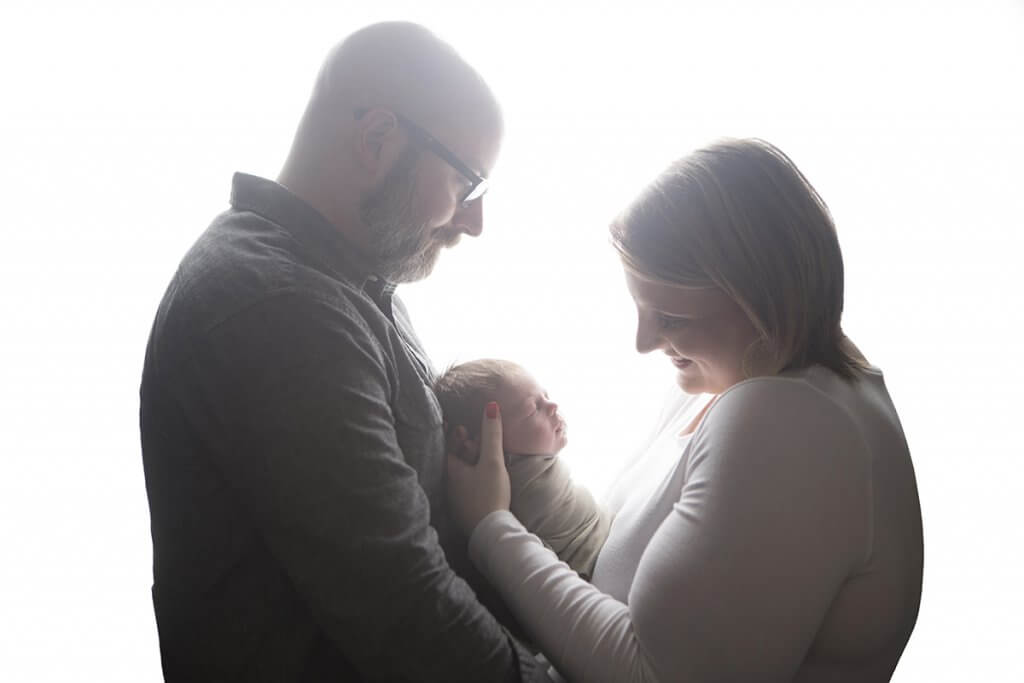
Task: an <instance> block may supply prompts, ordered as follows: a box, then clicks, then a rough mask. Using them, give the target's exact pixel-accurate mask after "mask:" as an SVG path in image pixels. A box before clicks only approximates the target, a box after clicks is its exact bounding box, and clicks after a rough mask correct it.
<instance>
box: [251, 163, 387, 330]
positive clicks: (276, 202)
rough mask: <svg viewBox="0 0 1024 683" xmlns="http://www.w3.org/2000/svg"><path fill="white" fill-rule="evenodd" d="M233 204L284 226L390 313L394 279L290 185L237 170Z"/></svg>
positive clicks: (312, 254)
mask: <svg viewBox="0 0 1024 683" xmlns="http://www.w3.org/2000/svg"><path fill="white" fill-rule="evenodd" d="M231 205H232V206H233V207H235V208H236V209H239V210H242V211H252V212H253V213H256V214H259V215H260V216H263V217H264V218H266V219H267V220H269V221H271V222H273V223H275V224H277V225H279V226H281V227H282V228H284V229H285V230H286V231H287V232H288V233H289V234H290V235H291V236H292V237H294V238H295V239H296V240H297V241H298V242H299V243H300V244H302V245H303V246H305V247H306V249H307V251H308V252H309V256H310V258H312V259H314V260H316V261H317V262H318V263H319V264H321V265H322V266H324V267H326V268H327V269H329V270H330V271H332V272H333V273H334V274H336V275H337V276H339V277H341V278H342V279H344V280H346V281H348V282H351V283H352V284H354V285H356V286H357V287H359V288H360V289H361V290H363V291H364V292H366V293H367V294H368V295H369V296H370V298H372V299H373V300H374V301H375V302H376V303H377V304H378V305H379V306H380V307H381V308H382V309H383V310H384V312H385V313H387V314H388V316H389V317H390V312H391V297H392V295H393V294H394V292H395V285H394V283H392V282H389V281H387V280H386V279H384V278H383V277H381V276H380V275H377V274H376V273H374V272H372V271H371V270H370V269H368V268H367V267H366V265H365V263H363V262H362V258H361V254H360V253H359V250H358V249H356V248H355V247H354V246H353V245H352V244H351V243H350V242H348V241H347V240H346V239H345V237H344V235H342V234H341V231H340V230H338V229H337V228H336V227H335V226H334V225H332V224H331V222H330V221H328V220H327V219H326V218H325V217H324V215H323V214H322V213H320V212H319V211H317V210H316V209H314V208H313V207H312V206H310V205H309V204H308V203H306V202H305V201H304V200H302V199H300V198H299V197H297V196H296V195H294V194H292V192H291V191H290V190H289V189H288V188H286V187H285V186H283V185H281V184H279V183H276V182H274V181H272V180H267V179H266V178H260V177H259V176H254V175H249V174H247V173H235V175H234V177H233V178H232V181H231Z"/></svg>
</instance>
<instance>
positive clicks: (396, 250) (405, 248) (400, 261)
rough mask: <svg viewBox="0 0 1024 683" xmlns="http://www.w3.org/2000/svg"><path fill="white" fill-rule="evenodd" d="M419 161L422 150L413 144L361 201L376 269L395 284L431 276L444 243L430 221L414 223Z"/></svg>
mask: <svg viewBox="0 0 1024 683" xmlns="http://www.w3.org/2000/svg"><path fill="white" fill-rule="evenodd" d="M418 160H419V149H417V148H416V147H414V146H412V145H410V146H409V147H407V148H406V149H405V151H403V152H402V155H401V156H400V157H399V158H398V160H397V161H396V162H395V165H394V166H393V167H392V169H391V170H390V171H389V172H388V175H387V177H385V178H384V180H383V181H382V182H381V184H380V185H379V186H378V187H376V188H374V189H373V190H371V191H370V192H368V193H367V194H366V195H364V196H363V198H362V200H361V201H360V203H359V216H360V218H361V219H362V221H363V224H364V225H365V226H366V227H367V228H368V229H369V231H370V245H369V248H370V253H371V254H372V255H373V258H374V259H375V263H374V264H373V265H374V269H375V270H376V272H377V274H378V275H380V276H382V277H384V278H386V279H387V280H389V281H390V282H394V283H400V282H415V281H416V280H422V279H423V278H425V277H427V276H428V275H430V272H431V271H432V270H433V269H434V264H436V263H437V258H438V256H439V255H440V253H441V247H442V244H441V243H440V242H438V241H433V240H431V239H430V237H429V236H428V235H427V228H426V224H423V223H420V224H416V223H413V222H412V221H411V219H410V217H409V214H410V206H409V205H410V203H411V201H412V196H413V190H414V188H415V184H416V178H415V170H416V163H417V161H418Z"/></svg>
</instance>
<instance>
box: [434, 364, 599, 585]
mask: <svg viewBox="0 0 1024 683" xmlns="http://www.w3.org/2000/svg"><path fill="white" fill-rule="evenodd" d="M434 392H435V393H436V394H437V398H438V400H439V401H440V403H441V408H442V410H443V411H444V420H445V430H446V436H450V434H451V430H453V429H454V428H455V427H456V426H457V425H462V426H463V427H465V428H466V430H467V431H468V432H469V437H470V438H471V439H476V438H477V436H478V435H479V431H480V416H481V414H482V413H483V408H484V406H485V405H486V404H487V403H488V402H489V401H497V402H498V405H499V406H500V407H501V427H502V440H503V446H504V449H505V462H506V465H507V466H508V476H509V480H510V481H511V486H512V503H511V510H512V513H513V514H514V515H515V516H516V517H517V518H518V519H519V521H520V522H522V523H523V526H525V527H526V528H527V529H529V530H530V531H532V532H533V533H534V534H536V535H537V536H538V537H539V538H540V539H541V540H542V541H544V543H545V544H546V545H547V546H548V547H549V548H551V549H552V550H553V551H555V553H556V554H557V555H558V557H559V559H561V560H562V561H563V562H565V563H566V564H568V565H569V566H570V567H572V568H573V569H574V570H576V571H577V572H578V573H579V574H580V575H581V576H583V577H584V578H586V579H589V578H590V575H591V573H592V572H593V570H594V562H595V560H596V559H597V554H598V553H599V552H600V550H601V546H602V545H603V544H604V541H605V538H607V536H608V527H609V524H610V519H609V517H608V515H607V514H606V513H605V512H604V510H602V509H601V508H600V507H599V506H598V505H597V503H596V502H595V501H594V498H593V496H591V495H590V492H588V491H587V490H586V489H585V488H583V487H581V486H577V485H575V484H573V482H572V480H571V479H570V477H569V470H568V468H567V467H566V466H565V464H564V463H562V462H561V461H560V460H559V459H558V457H557V456H558V452H559V451H561V450H562V448H564V447H565V444H566V443H568V436H567V435H566V425H565V420H563V419H562V417H561V415H559V414H558V406H557V404H555V403H554V402H553V401H552V400H551V399H550V398H548V394H547V392H546V391H544V390H543V389H541V388H540V386H539V385H538V384H537V381H536V380H534V379H533V377H531V376H530V374H529V373H528V372H526V370H524V369H523V368H521V367H520V366H518V365H516V364H515V363H512V362H509V361H505V360H495V359H481V360H474V361H470V362H468V363H462V364H460V365H454V366H452V367H450V368H449V369H448V370H447V371H446V372H445V373H444V374H443V375H442V376H441V377H440V378H439V379H438V380H437V382H435V384H434Z"/></svg>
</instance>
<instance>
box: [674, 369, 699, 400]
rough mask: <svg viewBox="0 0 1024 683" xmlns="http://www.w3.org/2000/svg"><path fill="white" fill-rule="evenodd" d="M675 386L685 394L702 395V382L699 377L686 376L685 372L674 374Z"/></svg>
mask: <svg viewBox="0 0 1024 683" xmlns="http://www.w3.org/2000/svg"><path fill="white" fill-rule="evenodd" d="M676 384H678V385H679V388H680V389H682V390H683V392H684V393H687V394H702V393H704V382H702V381H701V379H700V378H699V377H693V376H691V375H689V374H687V372H686V370H680V371H679V372H677V373H676Z"/></svg>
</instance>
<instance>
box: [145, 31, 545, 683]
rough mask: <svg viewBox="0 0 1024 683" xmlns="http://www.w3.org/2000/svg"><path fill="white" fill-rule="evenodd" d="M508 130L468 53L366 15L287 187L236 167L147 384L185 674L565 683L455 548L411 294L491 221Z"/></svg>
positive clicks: (158, 540) (316, 102) (173, 656)
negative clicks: (482, 591) (489, 601)
mask: <svg viewBox="0 0 1024 683" xmlns="http://www.w3.org/2000/svg"><path fill="white" fill-rule="evenodd" d="M501 134H502V119H501V114H500V111H499V109H498V105H497V103H496V101H495V99H494V97H493V95H492V94H491V92H490V90H489V89H488V88H487V86H486V85H485V84H484V82H483V81H482V80H481V79H480V77H479V76H478V75H477V74H476V73H475V72H474V71H473V69H472V68H471V67H470V66H469V65H468V64H466V63H465V62H464V61H463V60H462V59H461V58H460V57H459V56H458V55H457V54H456V53H455V52H454V51H453V50H452V49H451V48H450V47H449V46H447V45H446V44H444V43H442V42H441V41H439V40H438V39H437V38H436V37H435V36H433V35H432V34H430V33H429V32H428V31H426V30H425V29H423V28H421V27H419V26H416V25H412V24H405V23H385V24H377V25H373V26H370V27H367V28H365V29H363V30H361V31H359V32H357V33H355V34H353V35H352V36H350V37H349V38H347V39H346V40H345V41H343V42H342V43H341V44H340V45H339V46H338V47H337V48H335V50H334V51H333V52H332V53H331V54H330V56H329V57H328V59H327V61H326V63H325V65H324V67H323V69H322V71H321V73H320V75H319V77H318V79H317V82H316V85H315V87H314V91H313V94H312V97H311V100H310V103H309V106H308V108H307V110H306V113H305V115H304V116H303V119H302V121H301V124H300V126H299V129H298V132H297V134H296V137H295V142H294V144H293V147H292V150H291V152H290V154H289V156H288V159H287V161H286V163H285V166H284V169H283V171H282V172H281V174H280V176H279V178H278V181H277V182H276V183H275V182H272V181H269V180H264V179H261V178H256V177H253V176H246V175H242V174H237V175H236V176H235V179H234V185H233V189H232V197H231V204H232V208H231V209H229V210H228V211H227V212H225V213H224V214H222V215H221V216H219V217H218V218H217V219H216V220H215V221H214V222H213V224H212V225H211V226H210V227H209V228H208V229H207V231H206V232H205V233H204V234H203V235H202V236H201V237H200V238H199V240H198V241H197V242H196V244H195V245H194V246H193V247H192V249H191V250H190V251H189V253H188V254H187V255H186V256H185V258H184V260H183V261H182V264H181V266H180V268H179V270H178V272H177V274H176V275H175V276H174V279H173V280H172V281H171V284H170V286H169V287H168V290H167V293H166V295H165V296H164V299H163V301H162V302H161V304H160V308H159V310H158V311H157V315H156V321H155V323H154V326H153V330H152V334H151V337H150V341H149V346H148V348H147V353H146V362H145V368H144V370H143V378H142V388H141V431H142V451H143V461H144V465H145V473H146V486H147V490H148V493H149V502H150V511H151V516H152V532H153V560H154V562H153V563H154V586H153V602H154V607H155V611H156V618H157V625H158V628H159V632H160V646H161V656H162V660H163V668H164V675H165V677H166V678H167V680H172V681H185V680H187V681H264V680H265V681H321V680H332V681H337V680H403V681H405V680H409V681H412V680H423V681H459V680H466V681H504V680H509V681H516V680H546V677H545V675H544V673H543V672H541V671H540V670H539V667H538V665H537V664H536V662H535V661H534V659H533V658H532V657H531V655H530V654H529V653H528V652H527V651H526V650H525V649H524V648H523V647H522V646H521V645H520V644H518V643H517V642H516V641H515V640H514V639H513V638H512V637H511V636H509V634H508V633H507V632H506V631H505V630H504V629H503V628H502V627H501V626H500V625H499V624H498V622H497V621H496V620H495V619H494V617H493V616H492V615H491V614H490V613H489V612H488V611H487V610H485V609H484V608H483V607H482V606H481V605H480V603H478V602H477V601H476V598H475V597H474V594H473V592H472V591H471V590H470V589H469V588H468V586H467V585H466V583H465V582H464V581H463V580H462V579H461V578H459V576H457V575H456V574H455V573H454V572H453V571H452V569H451V568H450V567H449V565H448V563H447V562H446V558H445V554H444V552H443V551H442V546H441V543H442V542H444V541H446V540H448V539H449V538H451V534H452V532H451V526H450V523H449V521H448V517H447V513H446V510H445V506H444V501H443V480H442V473H443V471H444V439H443V435H442V430H441V414H440V411H439V408H438V404H437V401H436V399H435V398H434V396H433V395H432V393H431V391H430V389H429V388H428V387H429V386H430V384H431V381H432V379H433V370H432V369H431V366H430V363H429V360H428V359H427V356H426V355H425V354H424V353H423V351H422V349H421V347H420V345H419V343H418V342H417V340H416V336H415V334H414V332H413V329H412V327H411V325H410V323H409V320H408V317H407V315H406V313H405V310H404V308H403V307H402V304H401V302H400V301H399V300H398V299H397V298H395V297H394V296H393V293H394V287H395V284H396V283H399V282H408V281H412V280H417V279H420V278H423V277H426V276H427V275H428V274H429V273H430V271H431V269H432V268H433V266H434V263H435V261H436V260H437V258H438V254H439V252H440V250H441V249H442V248H443V247H446V246H452V245H454V244H455V243H456V242H457V241H458V240H459V238H460V236H461V235H463V234H467V235H470V236H477V235H479V234H480V231H481V220H482V213H481V211H482V202H481V200H480V196H481V195H482V193H483V191H484V190H485V189H486V180H485V178H486V177H487V175H488V173H489V172H490V169H491V167H492V165H493V164H494V162H495V159H496V157H497V155H498V148H499V145H500V140H501ZM461 551H462V548H460V547H459V545H458V544H453V546H452V547H451V548H450V549H449V552H450V553H452V559H453V561H455V560H456V559H457V558H458V557H459V553H460V552H461Z"/></svg>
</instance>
